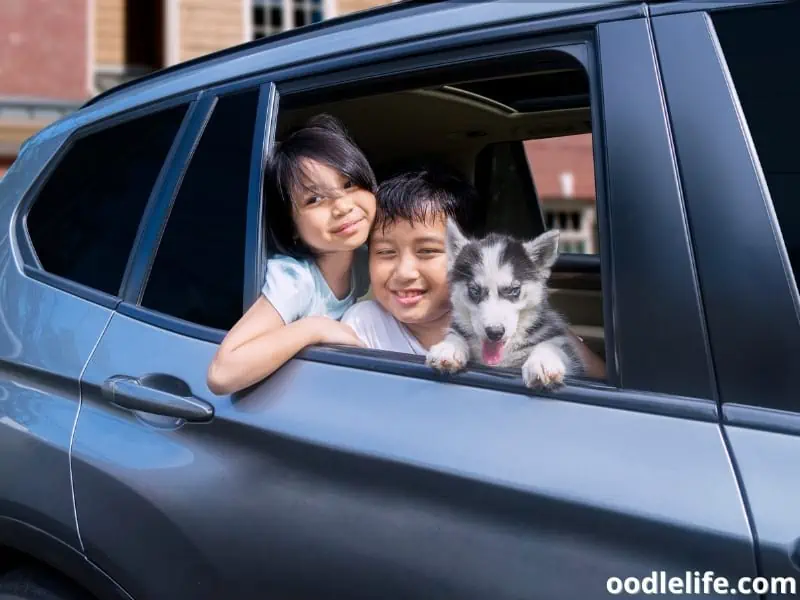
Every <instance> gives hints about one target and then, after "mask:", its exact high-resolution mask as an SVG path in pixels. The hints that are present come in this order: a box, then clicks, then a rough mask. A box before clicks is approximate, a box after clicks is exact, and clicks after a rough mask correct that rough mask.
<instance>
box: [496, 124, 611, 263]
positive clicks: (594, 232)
mask: <svg viewBox="0 0 800 600" xmlns="http://www.w3.org/2000/svg"><path fill="white" fill-rule="evenodd" d="M579 125H581V124H580V123H579V124H576V126H579ZM484 154H488V155H489V157H488V159H487V157H486V156H484V157H483V159H484V160H489V161H490V164H489V165H488V169H489V184H488V186H487V187H488V189H487V190H486V195H487V198H488V202H489V210H488V211H487V228H488V230H490V231H505V232H507V233H510V234H512V235H516V236H518V237H522V238H530V237H533V236H535V235H538V234H539V233H542V231H545V230H551V229H558V230H559V231H560V232H561V237H560V239H559V248H560V251H561V252H563V253H570V254H598V252H599V250H598V245H599V239H598V238H599V232H598V229H597V207H596V197H595V180H594V155H593V153H592V134H591V133H584V134H577V135H559V136H554V137H543V138H536V139H528V140H522V141H510V142H500V143H496V144H492V145H490V146H489V147H488V148H487V149H486V150H485V151H484ZM542 223H543V227H542Z"/></svg>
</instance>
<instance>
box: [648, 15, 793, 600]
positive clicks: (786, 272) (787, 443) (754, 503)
mask: <svg viewBox="0 0 800 600" xmlns="http://www.w3.org/2000/svg"><path fill="white" fill-rule="evenodd" d="M653 30H654V33H655V38H656V41H657V46H658V54H659V60H660V62H661V68H662V72H663V77H664V85H665V88H666V92H667V99H668V101H669V106H670V110H671V114H672V123H673V128H674V134H675V144H676V151H677V153H678V156H679V157H680V163H681V172H682V173H681V174H682V178H683V181H684V189H685V193H686V205H687V212H688V213H689V215H690V217H691V221H692V233H693V238H694V243H695V249H696V250H695V251H696V256H697V259H696V260H697V270H698V274H699V277H700V280H701V285H702V288H703V295H704V305H705V311H706V314H707V323H708V329H709V337H710V339H711V343H712V346H713V348H714V355H715V370H716V377H717V380H718V385H719V399H720V402H721V405H722V414H723V423H724V432H725V437H726V440H727V443H728V444H729V447H730V453H731V456H732V460H733V465H734V467H735V468H736V472H737V476H738V477H739V479H740V483H741V486H742V490H743V498H744V499H745V501H746V504H745V506H746V508H747V510H748V517H749V521H750V524H751V528H752V529H753V535H754V538H755V539H756V540H758V556H757V561H758V564H759V566H760V573H759V574H760V575H762V576H766V577H791V578H793V579H794V581H795V583H796V582H797V569H798V568H800V547H799V546H798V541H797V540H798V539H800V518H798V516H797V515H796V514H795V511H793V510H791V509H789V506H791V505H792V500H791V499H793V498H795V497H797V494H798V493H800V472H798V469H797V467H796V465H797V464H798V461H800V427H798V421H800V418H798V415H797V412H796V410H797V399H798V394H797V384H796V380H795V379H794V374H795V368H796V365H797V364H798V361H800V322H799V321H798V316H797V308H796V298H797V290H796V286H795V283H794V282H793V280H792V277H791V267H790V266H789V262H788V258H787V256H786V248H785V247H784V244H783V241H782V239H781V236H780V235H779V233H778V234H776V232H779V231H780V227H779V225H778V223H777V221H776V219H775V215H774V211H773V209H772V202H771V199H770V195H769V190H768V187H767V185H766V181H765V179H764V177H763V174H762V173H761V171H760V169H759V166H758V165H759V160H758V154H757V151H756V148H755V147H754V145H753V142H752V138H751V136H750V133H749V131H748V130H747V125H746V123H747V122H746V119H745V118H744V114H743V112H742V109H741V106H740V103H739V100H738V98H737V96H736V86H735V85H734V83H733V82H732V81H731V79H730V75H729V73H728V71H727V67H726V66H725V57H724V55H723V53H722V50H721V48H720V46H719V42H718V40H717V39H716V35H715V32H714V28H713V24H712V23H711V20H710V19H709V18H708V17H707V16H706V15H704V14H692V15H688V14H687V15H671V16H663V17H658V18H655V19H653ZM678 41H680V48H678V47H677V44H678ZM709 157H715V159H714V160H709ZM721 240H736V242H735V243H720V242H721ZM733 265H735V267H733ZM766 597H774V598H778V597H783V596H781V594H780V593H779V589H778V590H776V593H775V594H774V595H767V596H766Z"/></svg>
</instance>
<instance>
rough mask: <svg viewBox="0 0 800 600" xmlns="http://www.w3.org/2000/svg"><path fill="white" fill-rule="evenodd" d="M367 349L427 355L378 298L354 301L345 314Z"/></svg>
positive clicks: (343, 318)
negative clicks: (356, 302) (377, 300)
mask: <svg viewBox="0 0 800 600" xmlns="http://www.w3.org/2000/svg"><path fill="white" fill-rule="evenodd" d="M342 323H347V324H348V325H350V327H352V328H353V330H354V331H355V332H356V335H358V337H359V338H361V340H362V341H363V342H364V344H366V346H367V347H368V348H372V349H373V350H389V351H392V352H404V353H406V354H420V355H423V356H424V355H425V354H426V353H427V352H426V350H425V348H424V347H423V346H422V344H420V343H419V340H417V338H415V337H414V336H413V335H412V334H411V332H410V331H409V330H408V329H407V328H406V327H405V325H403V324H402V323H401V322H400V321H398V320H397V319H395V318H394V317H393V316H392V315H391V314H389V313H388V312H386V310H384V308H383V307H382V306H381V305H380V304H378V303H377V302H376V301H375V300H364V301H362V302H359V303H358V304H354V305H353V306H352V307H350V308H349V309H348V311H347V312H346V313H344V316H343V317H342Z"/></svg>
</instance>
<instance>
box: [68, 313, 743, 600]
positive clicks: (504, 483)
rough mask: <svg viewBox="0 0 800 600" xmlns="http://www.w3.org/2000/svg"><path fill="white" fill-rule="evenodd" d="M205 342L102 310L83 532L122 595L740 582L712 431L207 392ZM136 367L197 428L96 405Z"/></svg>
mask: <svg viewBox="0 0 800 600" xmlns="http://www.w3.org/2000/svg"><path fill="white" fill-rule="evenodd" d="M121 345H124V347H125V348H126V349H127V350H126V351H124V352H120V351H118V350H117V349H118V348H119V347H120V346H121ZM214 349H215V346H214V345H213V344H210V343H207V342H201V341H198V340H194V339H190V338H186V337H183V336H180V335H178V334H174V333H171V332H165V331H163V330H159V329H157V328H155V327H152V326H150V325H147V324H143V323H139V322H137V321H134V320H132V319H130V318H128V317H125V316H123V315H114V317H113V319H112V322H111V324H110V325H109V327H108V330H107V331H106V334H105V335H104V336H103V339H102V340H101V342H100V344H99V345H98V348H97V351H96V352H95V354H94V356H93V358H92V361H91V363H90V364H89V366H88V368H87V370H86V373H85V377H84V383H83V391H84V407H83V409H82V411H81V417H80V420H79V423H78V427H77V431H76V437H75V444H74V452H73V460H74V462H73V470H74V475H75V484H76V495H77V507H78V516H79V520H80V523H81V531H82V533H83V536H84V540H85V543H86V552H87V555H88V556H89V557H90V558H91V559H92V560H93V561H95V562H96V563H97V564H98V565H100V566H101V567H102V568H103V569H105V570H107V571H108V572H109V574H110V575H111V576H112V577H114V578H115V579H116V580H118V581H119V582H120V583H121V584H122V585H123V586H124V587H126V589H128V590H129V591H130V592H131V594H132V595H133V596H134V597H143V598H149V597H153V598H161V597H163V598H167V597H185V596H181V594H186V593H187V590H191V596H192V597H193V598H198V599H202V598H218V597H221V596H220V595H221V594H226V595H230V596H235V597H237V598H243V599H245V598H261V597H263V593H264V590H270V591H271V592H272V593H273V594H275V595H276V596H278V597H291V598H314V597H320V596H321V595H340V596H346V597H348V598H374V597H377V596H380V597H382V598H406V597H409V596H411V597H442V596H444V597H458V598H476V599H477V598H486V597H487V596H488V595H491V597H492V598H498V599H500V598H519V597H526V598H539V597H541V598H549V599H554V598H575V597H581V598H600V597H605V596H606V594H607V592H606V588H605V585H606V583H605V582H606V578H607V577H609V576H611V575H614V574H620V576H628V575H639V576H646V575H649V574H650V573H651V571H652V570H657V569H667V570H669V571H670V572H683V571H685V570H691V569H697V568H708V569H711V570H714V571H715V572H716V573H719V574H723V573H727V574H728V575H730V576H733V575H734V574H741V573H743V572H748V569H749V563H748V561H749V560H750V559H751V557H752V554H751V550H750V539H749V532H748V531H747V528H746V524H745V521H744V518H743V515H742V512H741V505H740V503H739V499H738V491H737V488H736V483H735V480H734V478H733V477H732V474H731V471H730V468H729V464H728V459H727V456H726V453H725V449H724V446H723V444H722V442H721V440H720V436H719V429H718V425H717V424H716V423H713V422H703V421H691V420H686V419H677V418H673V417H667V416H660V415H649V414H646V413H642V412H635V411H626V410H618V409H612V408H608V407H602V406H591V405H587V404H580V403H575V402H570V401H563V400H557V399H549V398H545V397H531V396H529V395H528V394H525V393H518V394H512V393H507V392H499V391H491V390H486V389H479V388H473V387H467V386H459V385H455V384H452V383H443V382H435V381H424V380H418V379H415V378H410V377H402V376H397V375H388V374H385V373H371V372H369V371H367V370H362V369H355V368H346V367H341V366H337V365H326V364H320V363H316V362H310V361H302V360H295V361H292V362H290V363H289V364H287V365H285V366H284V367H282V368H281V369H280V370H279V371H278V372H277V373H275V374H274V375H273V376H272V377H270V378H269V379H268V380H267V381H266V382H264V383H262V384H261V385H259V386H257V387H256V388H255V389H253V390H252V391H250V392H249V393H247V394H243V395H240V396H237V397H219V398H217V397H214V396H212V395H211V393H210V392H209V391H208V389H207V388H206V385H205V381H204V378H203V375H204V371H203V369H200V368H197V367H196V365H202V364H207V362H208V360H210V358H211V355H212V353H213V351H214ZM193 365H195V366H193ZM152 373H167V374H172V375H173V376H177V377H181V378H183V379H184V381H186V383H187V384H188V385H189V387H190V388H191V389H192V392H193V393H194V395H195V396H196V397H197V398H199V399H201V400H206V401H208V402H210V403H212V404H213V405H214V409H215V415H214V419H213V421H212V422H211V423H208V424H183V425H182V426H180V427H178V428H168V427H167V426H166V421H167V419H163V422H164V425H163V427H164V428H159V424H158V422H157V420H156V419H154V418H153V417H152V416H148V415H143V416H142V415H140V416H138V417H137V416H135V415H134V414H133V413H131V412H129V411H126V410H123V409H119V408H117V407H115V406H113V405H111V404H109V403H108V402H107V401H106V400H105V399H104V398H103V397H102V394H101V392H100V388H101V386H102V383H103V381H105V379H106V378H108V377H109V376H110V375H113V374H128V375H132V376H143V375H145V374H152ZM375 390H381V394H380V395H378V396H376V394H375ZM580 471H583V473H584V474H583V475H578V473H579V472H580ZM614 472H617V473H620V474H621V477H609V474H610V473H614ZM709 490H710V491H709ZM559 567H561V568H563V569H565V570H566V571H568V572H570V573H571V575H570V577H569V578H567V579H565V578H563V577H560V576H558V575H557V574H558V572H559V570H560V569H559ZM142 572H147V573H148V576H147V577H141V573H142ZM311 574H313V577H312V576H311Z"/></svg>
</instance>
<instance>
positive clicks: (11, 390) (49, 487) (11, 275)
mask: <svg viewBox="0 0 800 600" xmlns="http://www.w3.org/2000/svg"><path fill="white" fill-rule="evenodd" d="M182 110H184V108H182V107H181V106H180V105H175V106H172V107H171V108H169V109H167V110H166V111H164V112H163V113H161V114H160V115H158V116H155V117H152V118H150V119H146V120H144V121H142V122H141V123H140V124H139V126H138V129H136V130H135V131H134V130H132V128H131V126H130V124H125V123H122V124H120V123H114V124H104V126H101V127H87V128H83V129H81V130H79V131H75V130H74V129H75V125H74V122H73V121H71V120H70V119H66V120H65V121H64V122H62V123H61V124H60V130H59V131H50V132H49V134H43V135H41V136H37V137H35V138H33V139H32V140H31V141H29V142H28V143H27V144H26V145H25V148H24V150H23V151H22V152H21V154H20V156H19V158H18V159H17V160H16V161H15V163H14V165H13V166H12V168H11V169H10V170H9V171H8V173H7V174H6V176H5V178H4V180H3V183H2V186H0V220H1V221H2V222H3V224H4V235H3V236H2V238H0V281H2V284H0V363H2V373H3V375H2V378H1V379H0V453H2V456H3V459H2V460H0V548H3V547H10V548H12V549H15V550H19V551H22V552H24V553H26V554H29V555H31V556H33V557H35V558H38V559H44V558H45V557H46V558H47V560H50V561H57V560H58V561H60V560H65V557H66V560H69V559H70V558H71V559H72V560H73V561H75V559H76V557H79V555H76V556H71V552H69V551H67V549H69V550H71V551H72V552H80V551H81V543H80V537H79V533H78V531H77V523H76V520H75V513H74V505H73V497H72V481H71V473H70V462H69V452H70V446H71V440H72V432H73V428H74V425H75V422H76V418H77V415H78V411H79V406H80V393H79V384H78V382H79V378H80V375H81V373H82V372H83V369H84V367H85V366H86V362H87V361H88V359H89V356H90V355H91V353H92V352H93V350H94V347H95V345H96V344H97V342H98V340H99V339H100V336H101V334H102V332H103V331H104V329H105V327H106V324H107V323H108V321H109V319H110V317H111V314H112V311H113V308H114V306H116V304H117V302H118V299H117V294H118V291H119V286H120V284H121V282H122V278H123V274H124V271H125V264H126V262H127V259H128V255H129V253H130V251H131V248H132V245H133V239H134V236H135V234H136V226H137V223H138V221H139V219H140V218H141V214H142V211H143V210H144V206H145V203H146V201H147V197H148V194H149V191H150V188H151V186H152V185H153V183H154V182H155V180H156V178H157V177H158V175H159V170H160V167H161V165H162V164H163V160H164V158H165V157H166V156H167V154H168V152H169V150H170V147H171V145H172V143H173V140H174V138H175V135H176V134H177V131H178V128H179V127H180V124H181V116H182ZM106 125H107V127H106ZM4 556H5V555H4ZM79 560H80V559H79ZM61 566H63V565H61Z"/></svg>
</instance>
